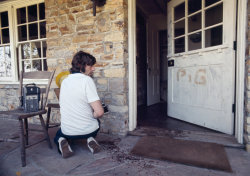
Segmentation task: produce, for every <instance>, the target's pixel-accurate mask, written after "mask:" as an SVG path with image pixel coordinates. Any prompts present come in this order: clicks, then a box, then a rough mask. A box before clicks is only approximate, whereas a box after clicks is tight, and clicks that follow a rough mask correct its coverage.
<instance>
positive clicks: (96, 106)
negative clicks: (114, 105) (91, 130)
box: [90, 100, 104, 118]
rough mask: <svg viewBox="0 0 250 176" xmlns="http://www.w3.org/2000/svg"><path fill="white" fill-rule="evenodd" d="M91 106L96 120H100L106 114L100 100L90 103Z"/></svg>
mask: <svg viewBox="0 0 250 176" xmlns="http://www.w3.org/2000/svg"><path fill="white" fill-rule="evenodd" d="M90 106H91V107H92V109H93V110H94V113H93V114H94V118H99V117H101V116H102V115H103V114H104V110H103V107H102V103H101V101H100V100H97V101H94V102H92V103H90Z"/></svg>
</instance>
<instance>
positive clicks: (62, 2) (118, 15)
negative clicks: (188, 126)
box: [45, 0, 128, 135]
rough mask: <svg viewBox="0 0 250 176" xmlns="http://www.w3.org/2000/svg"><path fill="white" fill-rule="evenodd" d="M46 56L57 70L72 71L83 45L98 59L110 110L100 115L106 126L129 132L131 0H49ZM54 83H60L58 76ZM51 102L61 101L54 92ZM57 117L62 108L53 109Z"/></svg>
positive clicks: (101, 89) (98, 74)
mask: <svg viewBox="0 0 250 176" xmlns="http://www.w3.org/2000/svg"><path fill="white" fill-rule="evenodd" d="M45 6H46V19H47V24H46V31H47V58H48V65H49V68H50V69H52V68H55V67H56V74H55V75H58V74H59V73H60V72H62V71H65V70H68V69H69V68H70V66H71V65H70V63H71V59H72V56H73V55H74V53H76V52H77V51H79V50H83V51H85V52H88V53H90V54H92V55H94V56H95V57H96V59H97V64H96V71H95V74H94V80H95V82H96V85H97V89H98V93H99V96H100V98H101V99H102V101H104V102H105V104H107V105H108V107H109V110H110V113H109V114H106V115H104V117H103V118H102V119H101V122H102V125H101V131H102V132H106V133H113V134H121V135H125V134H126V133H127V131H128V86H127V84H128V82H127V79H128V78H127V76H128V75H127V65H128V64H127V60H128V52H127V51H128V49H127V48H128V46H127V45H128V35H127V21H128V17H127V9H128V8H127V0H115V1H113V0H106V4H105V5H104V6H100V7H98V6H97V8H96V16H93V3H92V1H90V0H45ZM52 88H56V85H55V81H54V82H53V84H52ZM50 101H51V102H56V101H57V99H56V97H55V95H54V94H53V93H52V92H51V96H50ZM52 121H60V113H59V112H58V111H57V110H53V112H52Z"/></svg>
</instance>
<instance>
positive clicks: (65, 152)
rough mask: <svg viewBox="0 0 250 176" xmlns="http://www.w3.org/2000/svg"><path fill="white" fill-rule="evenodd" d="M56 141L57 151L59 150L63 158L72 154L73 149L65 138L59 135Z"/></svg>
mask: <svg viewBox="0 0 250 176" xmlns="http://www.w3.org/2000/svg"><path fill="white" fill-rule="evenodd" d="M58 143H59V151H60V152H61V154H62V157H63V158H68V157H70V156H72V155H73V151H72V149H71V147H70V145H69V143H68V141H67V140H66V139H65V138H63V137H60V138H59V140H58Z"/></svg>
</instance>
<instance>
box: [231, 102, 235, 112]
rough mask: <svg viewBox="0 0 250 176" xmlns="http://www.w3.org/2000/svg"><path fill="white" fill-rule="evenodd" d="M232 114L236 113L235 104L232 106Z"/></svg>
mask: <svg viewBox="0 0 250 176" xmlns="http://www.w3.org/2000/svg"><path fill="white" fill-rule="evenodd" d="M232 112H233V113H235V104H232Z"/></svg>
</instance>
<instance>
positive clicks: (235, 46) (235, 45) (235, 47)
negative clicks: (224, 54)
mask: <svg viewBox="0 0 250 176" xmlns="http://www.w3.org/2000/svg"><path fill="white" fill-rule="evenodd" d="M236 49H237V42H236V41H234V50H235V51H236Z"/></svg>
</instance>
